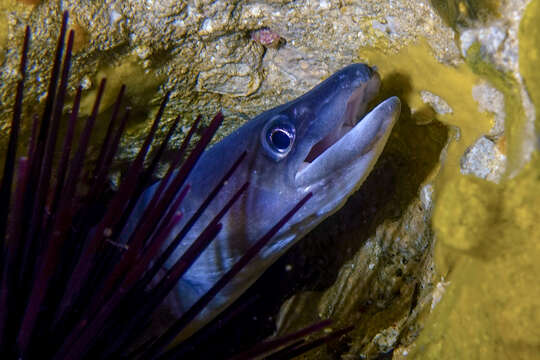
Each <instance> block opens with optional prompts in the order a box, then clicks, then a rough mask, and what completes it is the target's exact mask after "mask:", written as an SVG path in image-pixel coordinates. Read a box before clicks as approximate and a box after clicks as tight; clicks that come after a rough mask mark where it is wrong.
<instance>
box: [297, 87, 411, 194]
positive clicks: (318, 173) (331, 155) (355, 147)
mask: <svg viewBox="0 0 540 360" xmlns="http://www.w3.org/2000/svg"><path fill="white" fill-rule="evenodd" d="M400 111H401V102H400V100H399V98H397V97H395V96H393V97H391V98H388V99H386V100H384V101H383V102H382V103H380V104H379V105H377V106H376V107H375V108H374V109H373V110H372V111H371V112H369V113H368V114H367V115H365V116H364V118H363V119H362V120H360V121H359V122H358V123H357V124H356V125H355V126H354V127H352V128H351V129H350V130H348V131H347V132H346V133H345V134H344V135H343V136H341V137H340V138H339V139H338V140H337V141H335V142H334V143H333V144H331V145H330V146H329V147H328V148H326V149H324V150H323V151H322V152H321V153H320V154H318V156H316V157H315V158H314V159H313V160H312V161H311V162H308V163H304V166H303V168H302V169H301V170H300V171H299V172H298V173H297V174H296V179H295V181H296V184H297V185H298V186H308V185H310V184H313V183H315V182H317V181H319V180H322V179H325V178H328V177H329V176H331V175H332V174H338V173H341V172H340V170H341V169H344V168H349V167H351V166H352V165H354V164H355V163H359V162H363V163H364V164H365V166H363V165H362V166H361V169H362V170H358V171H363V172H365V173H367V172H369V171H370V170H371V167H372V166H373V164H374V163H375V161H376V160H377V158H378V156H379V155H380V153H381V152H382V149H383V148H384V145H385V144H386V140H387V139H388V135H389V134H390V132H391V130H392V128H393V126H394V124H395V122H396V120H397V119H398V117H399V114H400ZM350 175H352V176H355V174H350ZM361 175H363V174H359V176H361Z"/></svg>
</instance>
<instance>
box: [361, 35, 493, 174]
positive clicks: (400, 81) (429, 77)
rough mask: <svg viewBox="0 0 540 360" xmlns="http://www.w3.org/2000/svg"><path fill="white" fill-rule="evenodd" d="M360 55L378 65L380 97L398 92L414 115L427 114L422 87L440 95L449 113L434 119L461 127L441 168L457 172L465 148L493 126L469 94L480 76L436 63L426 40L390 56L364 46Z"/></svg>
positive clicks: (461, 67)
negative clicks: (449, 109) (380, 80)
mask: <svg viewBox="0 0 540 360" xmlns="http://www.w3.org/2000/svg"><path fill="white" fill-rule="evenodd" d="M360 57H361V58H362V59H363V60H365V61H367V62H368V63H369V64H372V65H376V66H377V69H378V71H379V73H380V74H381V77H382V79H383V88H382V91H381V93H382V96H383V97H384V96H388V95H395V94H396V93H397V95H398V96H399V97H400V98H401V100H402V101H403V102H404V103H405V104H406V105H408V106H409V107H410V109H411V112H412V115H413V117H414V118H416V119H423V118H425V116H424V113H426V112H428V114H429V106H428V105H426V104H424V102H423V101H422V98H421V95H420V92H421V91H422V90H425V91H429V92H431V93H433V94H435V95H437V96H439V97H441V98H442V99H443V100H444V101H445V102H446V103H448V105H450V107H451V108H452V110H453V111H452V113H450V114H443V115H437V119H438V120H440V121H442V122H443V123H445V124H447V125H451V126H455V127H458V128H459V129H460V134H459V136H456V137H458V139H456V141H454V142H452V143H451V144H450V145H449V148H448V152H447V155H446V158H445V160H444V167H443V169H444V172H445V173H448V176H449V175H450V174H454V175H458V174H459V160H460V158H461V156H462V155H463V153H464V152H465V150H466V149H467V147H469V146H471V145H472V144H473V143H474V142H475V141H476V140H477V139H478V137H480V136H481V135H482V134H485V133H487V132H488V131H489V129H490V128H491V127H492V126H493V118H492V116H491V115H490V114H488V113H481V112H479V111H478V103H477V102H476V101H475V100H474V99H473V97H472V88H473V86H475V85H477V84H478V83H480V82H481V81H482V78H481V77H480V76H478V75H476V74H475V73H473V72H472V71H471V69H470V68H469V67H467V65H466V64H462V65H459V66H457V67H452V66H449V65H444V64H441V63H439V62H438V61H437V59H435V57H434V56H433V54H432V52H431V50H430V48H429V45H428V44H427V43H426V42H425V41H421V42H419V43H418V44H416V45H411V46H408V47H406V48H404V49H402V50H401V51H400V52H399V53H398V54H391V55H389V54H386V53H383V52H381V51H380V50H379V49H366V50H362V53H361V54H360Z"/></svg>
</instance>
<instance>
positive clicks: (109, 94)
mask: <svg viewBox="0 0 540 360" xmlns="http://www.w3.org/2000/svg"><path fill="white" fill-rule="evenodd" d="M141 74H144V82H141ZM104 78H105V79H107V85H106V87H105V92H104V94H103V98H102V100H101V107H100V108H101V109H108V108H110V107H111V106H112V104H113V103H114V102H115V101H116V97H117V96H118V92H119V90H120V87H121V86H122V84H124V85H126V90H127V98H129V99H130V102H131V103H132V104H134V105H139V106H145V105H146V104H147V103H148V101H149V99H148V94H155V91H156V88H157V86H158V84H159V83H160V80H161V79H158V78H152V76H151V74H149V73H147V72H145V71H144V69H143V67H142V65H141V61H140V60H139V59H138V58H137V57H136V56H130V57H126V58H124V59H123V60H122V61H113V62H111V63H110V64H106V65H105V66H103V67H101V68H100V70H99V71H98V72H97V74H96V75H95V76H94V84H93V85H94V86H93V89H92V90H91V91H88V92H87V93H86V94H85V95H84V97H83V98H82V100H81V113H82V114H86V115H88V114H90V112H91V111H92V105H93V103H94V100H95V98H96V95H97V90H98V87H99V82H100V81H101V79H104Z"/></svg>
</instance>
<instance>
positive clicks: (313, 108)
mask: <svg viewBox="0 0 540 360" xmlns="http://www.w3.org/2000/svg"><path fill="white" fill-rule="evenodd" d="M379 86H380V77H379V75H378V74H377V72H376V71H375V70H374V69H373V68H371V67H369V66H367V65H365V64H352V65H349V66H347V67H345V68H343V69H341V70H340V71H338V72H336V73H335V74H333V75H332V76H330V77H329V78H327V79H326V80H325V81H323V82H322V83H320V84H319V85H317V86H316V87H315V88H313V89H312V90H310V91H309V92H307V93H306V94H304V95H303V96H301V97H299V98H297V99H295V100H293V101H290V102H288V103H286V104H284V105H280V106H277V107H275V108H273V109H271V110H268V111H265V112H263V113H262V114H260V115H258V116H256V117H255V118H253V119H252V120H250V121H249V122H247V123H246V124H245V125H243V126H242V127H240V128H239V129H237V130H236V131H235V132H233V133H232V134H230V135H229V136H228V137H226V138H225V139H223V140H222V141H221V142H219V143H217V144H216V145H214V146H212V147H211V148H210V149H209V150H207V151H206V152H205V153H204V154H203V155H202V157H201V158H200V159H199V161H198V163H197V165H196V166H195V168H194V169H193V170H192V172H191V174H190V175H189V177H188V179H187V184H190V185H191V189H190V191H189V194H188V196H187V197H186V199H185V200H184V201H183V202H182V205H181V207H180V208H179V210H180V211H181V212H182V213H183V220H182V221H181V222H180V224H179V225H178V226H177V227H176V228H175V229H174V230H173V231H172V233H171V235H170V241H172V239H174V237H175V236H176V234H178V233H179V232H180V230H181V228H182V227H183V225H184V224H185V222H186V221H187V219H189V218H190V217H191V215H192V214H193V212H194V211H196V209H197V208H198V207H199V205H200V204H201V202H202V201H203V200H204V199H205V197H206V196H207V195H208V193H209V192H210V191H211V189H213V188H214V186H215V185H216V184H217V182H218V181H219V180H220V179H221V178H222V176H223V175H224V174H225V172H227V171H228V170H229V168H230V166H231V165H232V163H233V162H234V161H235V160H236V159H237V158H238V157H239V156H240V155H241V154H242V152H244V151H247V157H246V159H245V160H244V161H243V162H242V163H241V165H240V167H239V168H238V169H237V170H236V172H235V173H234V175H233V176H232V178H231V179H230V180H229V181H228V182H227V184H226V185H225V187H224V188H223V189H222V191H221V192H220V193H219V195H218V196H217V198H215V199H214V200H213V201H212V203H211V204H210V205H209V207H208V209H207V210H206V211H205V212H204V214H203V215H202V216H201V218H200V219H199V220H198V221H197V222H196V223H195V225H194V226H193V228H192V229H191V231H190V232H189V233H188V234H187V236H186V237H185V238H184V239H183V240H182V242H181V243H180V245H179V246H178V247H177V248H176V250H175V252H174V253H173V255H172V256H171V259H170V260H169V261H168V262H167V263H166V265H165V266H166V267H171V266H172V265H173V264H174V262H175V261H176V260H177V259H178V258H179V257H180V256H181V255H182V254H183V253H184V252H185V250H186V249H187V248H188V247H189V246H190V245H191V244H192V242H193V241H194V240H195V239H196V238H197V236H198V235H199V234H200V233H201V231H202V230H203V229H204V228H205V226H206V225H207V224H208V223H209V222H210V221H211V220H212V218H213V217H214V216H215V214H216V213H217V212H218V211H220V210H221V209H222V208H223V206H224V204H225V203H226V202H227V201H228V200H229V199H230V198H231V196H232V195H233V194H234V192H235V191H237V190H238V188H239V187H240V186H241V185H242V184H244V182H246V181H249V183H250V184H249V187H248V189H247V191H246V192H245V193H244V194H243V195H242V197H241V198H240V199H239V200H238V201H237V202H236V203H235V205H234V206H233V207H232V208H231V209H230V210H229V211H228V213H227V214H226V215H225V217H224V218H223V220H222V221H221V222H222V224H223V228H222V230H221V231H220V232H219V234H218V235H217V238H216V239H214V241H213V242H212V243H211V244H210V245H209V247H208V248H207V249H206V250H205V251H204V252H203V253H202V254H201V255H200V257H199V258H198V259H197V260H196V262H195V263H194V264H193V266H192V267H191V268H190V269H189V270H188V271H187V273H186V274H185V275H184V276H183V277H182V279H181V280H180V281H179V283H178V285H177V286H176V288H175V289H174V290H173V291H172V293H171V294H170V295H169V296H168V298H167V299H166V300H165V302H164V303H163V304H162V310H164V312H165V313H166V314H168V316H164V317H163V316H162V317H161V320H159V321H160V322H161V324H160V325H162V327H165V326H167V325H168V324H165V323H167V322H168V323H169V324H170V322H172V321H173V320H174V318H177V317H179V316H180V315H181V314H182V313H183V312H185V311H186V310H187V309H189V307H190V306H191V305H193V304H194V303H195V302H196V301H197V300H198V299H199V298H200V297H201V296H202V295H203V294H204V293H205V292H206V291H207V290H209V289H210V288H211V287H212V285H214V284H215V282H216V281H217V280H218V279H219V278H220V277H221V276H222V275H223V274H224V273H225V272H226V271H227V270H228V269H229V268H230V267H231V266H232V265H233V264H234V263H235V262H236V261H237V260H238V259H239V258H240V257H241V256H242V255H243V254H244V253H245V251H246V250H247V249H248V248H249V247H250V246H251V245H253V243H255V242H256V241H257V240H258V239H259V238H260V237H261V236H262V235H263V234H264V233H265V232H267V231H268V230H269V229H270V228H271V227H272V226H274V225H275V224H276V223H277V222H278V221H279V219H280V218H281V217H282V216H283V215H284V214H285V213H287V212H288V211H289V210H290V209H292V208H293V207H294V205H295V204H296V203H297V202H298V201H299V200H300V199H302V198H303V197H304V196H305V195H306V194H307V193H308V192H312V193H313V197H312V198H311V199H309V201H308V202H307V203H306V204H305V205H304V206H303V207H302V208H301V209H300V210H299V211H298V212H297V213H296V214H295V215H294V217H293V218H291V219H290V220H289V221H288V222H287V223H286V224H285V226H283V227H282V228H281V230H280V231H279V232H278V233H277V234H276V236H274V238H273V239H272V240H271V241H270V243H269V244H268V245H267V246H266V247H265V248H263V249H262V251H261V252H260V253H259V254H258V255H257V256H256V257H255V258H254V259H252V260H251V261H250V263H249V264H248V265H247V266H246V267H245V268H244V269H243V270H242V271H241V273H240V274H238V275H237V276H236V277H235V278H234V279H233V280H232V281H231V282H230V283H229V284H228V285H227V286H226V287H225V288H224V289H223V290H222V291H221V292H220V293H219V294H218V295H217V296H216V297H215V298H214V299H213V300H212V302H211V303H210V304H209V305H208V306H207V307H206V308H205V310H204V311H203V312H202V313H201V314H200V315H199V316H198V318H197V319H195V321H193V322H192V323H191V324H190V325H189V327H188V328H186V329H185V330H184V331H183V332H182V334H181V337H186V336H188V335H189V334H191V333H193V332H194V331H196V330H197V329H199V328H200V327H202V326H203V325H204V324H206V323H207V322H209V321H210V320H211V319H212V318H214V317H215V316H216V315H217V314H219V313H220V312H221V311H222V310H223V309H224V308H226V307H227V306H228V305H230V304H231V303H232V302H233V301H234V300H235V299H237V298H238V297H239V296H240V295H241V294H242V293H243V292H244V291H245V290H246V289H247V288H248V287H249V286H250V285H251V284H252V283H253V282H254V281H255V280H256V279H257V278H258V277H259V276H260V275H261V274H262V273H263V272H264V270H266V269H267V268H268V267H269V266H270V265H271V264H272V263H273V262H275V261H276V260H277V259H278V258H279V257H280V256H281V255H282V254H283V253H284V252H285V251H286V250H287V249H289V248H290V247H291V246H292V245H293V244H295V243H296V242H297V241H298V240H300V239H301V238H302V236H304V235H305V234H306V233H308V232H309V231H310V230H311V229H313V228H314V227H315V226H316V225H317V224H319V223H320V222H321V221H323V220H324V219H325V218H327V217H328V216H329V215H331V214H333V213H334V212H335V211H337V210H338V209H339V208H340V207H341V206H342V205H343V204H344V203H345V201H346V200H347V198H348V197H349V195H351V194H352V193H354V192H355V191H356V190H357V189H358V188H359V187H360V185H361V184H362V182H363V181H364V179H365V178H366V177H367V175H368V174H369V173H370V171H371V169H372V168H373V165H374V164H375V162H376V161H377V158H378V157H379V155H380V153H381V152H382V150H383V148H384V145H385V143H386V141H387V139H388V136H389V134H390V132H391V129H392V127H393V125H394V123H395V122H396V120H397V119H398V117H399V113H400V101H399V99H398V98H397V97H391V98H388V99H386V100H385V101H383V102H382V103H380V104H379V105H378V106H376V107H375V108H374V109H373V110H372V111H371V112H369V113H368V114H367V115H365V116H364V113H365V110H366V106H367V104H368V102H369V101H371V100H372V99H373V98H374V96H375V95H376V94H377V92H378V90H379ZM362 116H363V117H362ZM359 120H360V121H359ZM157 186H158V184H155V185H153V186H152V187H150V188H149V189H147V190H146V191H145V192H144V193H143V194H142V196H141V198H140V199H139V201H138V204H137V207H136V211H135V212H136V214H139V215H136V216H135V217H137V216H141V215H140V214H142V212H143V210H144V207H145V205H146V204H148V202H149V201H150V199H151V197H152V194H153V193H154V192H155V190H156V188H157ZM130 223H131V224H132V223H133V222H131V221H130ZM129 225H130V224H128V228H129ZM165 270H166V269H165ZM161 312H162V313H163V311H161ZM160 325H158V327H159V326H160Z"/></svg>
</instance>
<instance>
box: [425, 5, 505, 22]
mask: <svg viewBox="0 0 540 360" xmlns="http://www.w3.org/2000/svg"><path fill="white" fill-rule="evenodd" d="M499 3H500V0H431V4H432V5H433V7H434V8H435V9H436V10H437V13H438V14H439V15H440V16H441V18H442V19H443V20H444V21H445V22H446V24H447V25H448V26H451V27H452V28H456V27H457V25H464V24H467V23H470V22H471V21H472V20H478V19H485V18H487V17H488V16H489V15H495V16H496V15H497V14H498V11H497V9H498V8H499Z"/></svg>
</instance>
